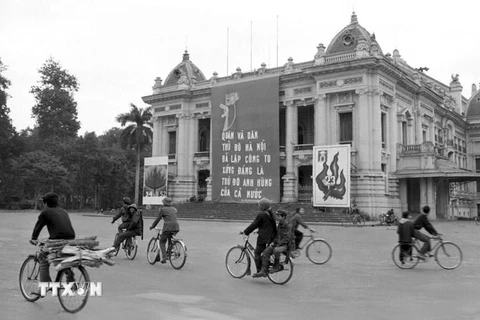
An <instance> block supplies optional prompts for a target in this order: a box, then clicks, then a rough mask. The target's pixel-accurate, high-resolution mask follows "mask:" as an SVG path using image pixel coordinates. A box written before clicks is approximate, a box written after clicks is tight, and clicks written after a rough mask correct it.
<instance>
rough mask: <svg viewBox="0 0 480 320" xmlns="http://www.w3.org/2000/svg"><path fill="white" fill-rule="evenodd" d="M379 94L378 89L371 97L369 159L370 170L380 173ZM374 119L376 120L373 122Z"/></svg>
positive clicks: (380, 128)
mask: <svg viewBox="0 0 480 320" xmlns="http://www.w3.org/2000/svg"><path fill="white" fill-rule="evenodd" d="M380 94H381V91H380V90H379V89H373V91H372V95H371V105H372V106H373V108H370V110H371V119H372V121H371V122H370V123H371V124H372V127H371V131H372V146H371V152H370V157H371V159H372V169H373V170H374V171H381V169H382V166H381V163H382V122H381V121H380V118H381V113H382V109H381V108H380V104H381V102H380ZM375 119H378V120H377V121H375Z"/></svg>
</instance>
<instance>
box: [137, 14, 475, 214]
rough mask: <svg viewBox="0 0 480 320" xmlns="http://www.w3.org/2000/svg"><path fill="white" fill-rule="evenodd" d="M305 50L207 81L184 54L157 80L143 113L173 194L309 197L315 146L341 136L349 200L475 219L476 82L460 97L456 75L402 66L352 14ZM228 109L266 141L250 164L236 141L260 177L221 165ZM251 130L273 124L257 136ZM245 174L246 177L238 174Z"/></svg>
mask: <svg viewBox="0 0 480 320" xmlns="http://www.w3.org/2000/svg"><path fill="white" fill-rule="evenodd" d="M312 56H314V59H313V60H310V61H306V62H301V63H294V62H293V59H292V58H290V59H288V62H287V63H286V64H285V65H284V66H282V67H277V68H266V65H265V64H262V65H261V67H260V68H259V69H257V70H255V71H251V72H242V70H241V69H240V68H238V69H237V72H236V73H234V74H232V75H230V76H227V77H219V76H218V74H217V73H214V74H213V76H212V77H211V78H210V79H207V78H206V77H205V76H204V74H203V73H202V72H201V71H200V69H199V68H198V67H197V66H196V65H195V64H193V63H192V62H191V61H190V57H189V54H188V53H187V51H185V53H184V55H183V60H182V62H180V64H178V65H177V66H176V67H175V68H174V69H173V70H172V72H170V74H169V75H168V76H167V78H166V80H165V82H164V83H163V84H162V80H161V79H160V78H157V79H156V81H155V85H154V87H153V94H152V95H149V96H145V97H143V101H144V102H145V103H147V104H149V105H151V107H152V113H153V123H154V140H153V152H152V156H153V157H156V156H166V155H168V157H169V184H168V194H169V196H170V197H172V198H173V199H174V201H176V202H180V201H185V200H186V199H188V198H190V197H191V196H192V195H200V196H203V197H206V198H205V201H228V199H231V201H233V202H242V201H246V202H253V201H256V200H258V199H257V197H260V196H266V195H268V196H269V198H272V199H274V200H276V201H278V202H312V190H313V188H315V182H314V179H312V175H313V171H312V159H313V154H312V150H313V146H328V145H343V144H349V145H350V146H351V161H350V163H351V168H350V200H351V202H352V203H356V204H357V205H358V207H359V208H360V210H362V211H364V212H366V213H369V214H371V215H372V216H378V215H379V214H380V213H384V212H386V211H388V210H389V209H391V208H393V209H394V210H395V212H396V213H397V214H399V213H400V212H402V211H405V210H409V211H412V212H419V211H421V208H422V207H423V206H424V205H429V206H430V207H431V208H432V213H431V214H430V215H431V217H432V218H433V219H435V218H437V219H452V218H455V217H458V216H463V217H471V216H476V215H477V203H478V199H479V198H478V197H477V186H476V182H477V179H479V178H480V174H479V173H476V172H480V90H478V91H477V89H476V87H475V86H472V97H471V98H470V99H467V98H465V97H463V96H462V89H463V87H462V85H461V84H460V82H459V77H458V75H452V80H451V83H450V84H449V85H445V84H443V83H441V82H439V81H438V80H435V79H433V78H431V77H429V76H428V75H427V74H426V73H425V72H424V71H426V70H428V69H427V68H414V67H412V66H409V65H408V64H407V63H406V61H405V60H404V59H403V58H402V57H401V55H400V53H399V51H398V50H394V51H393V53H392V54H390V53H384V52H383V51H382V49H381V47H380V44H379V43H378V42H377V41H376V39H375V35H374V34H370V33H369V32H368V31H367V30H365V29H364V28H363V27H362V26H361V25H360V24H359V23H358V21H357V16H356V15H355V13H354V14H353V15H352V17H351V22H350V24H348V25H347V26H346V27H345V28H344V29H342V30H341V31H340V32H339V33H338V34H337V35H336V36H335V37H334V38H333V40H332V41H331V42H330V44H329V45H328V46H327V47H325V46H324V45H323V44H319V45H318V47H317V52H316V53H315V52H312ZM237 88H238V90H237ZM222 90H223V91H222ZM272 90H273V91H272ZM238 92H240V93H238ZM262 92H264V94H263V93H262ZM271 92H273V96H272V94H271ZM220 98H222V99H223V100H221V101H220V100H219V99H220ZM246 99H250V100H249V102H248V103H249V106H250V107H252V106H254V108H253V109H250V111H248V113H247V114H245V112H247V110H248V109H247V108H246V107H242V106H240V103H245V101H246ZM219 101H220V102H219ZM236 101H238V103H239V104H238V106H236V105H235V102H236ZM258 101H261V102H258ZM267 105H268V106H267ZM272 105H273V109H272V108H271V106H272ZM219 107H220V108H219ZM235 108H236V109H235ZM272 110H273V111H272ZM222 112H223V113H222ZM235 112H236V113H235ZM242 112H243V114H242V115H241V113H242ZM237 115H238V116H239V117H240V116H241V117H244V118H242V119H250V120H249V121H247V122H248V123H246V122H245V120H242V121H244V122H243V124H240V125H245V129H246V131H247V130H250V129H251V128H250V129H249V128H248V125H249V124H255V126H256V127H255V129H254V130H251V137H250V138H251V140H250V142H253V143H254V146H255V147H256V148H257V147H258V148H261V145H258V146H256V145H255V143H260V140H261V139H263V138H265V141H267V142H266V143H265V146H267V147H268V148H273V149H268V150H266V151H262V152H264V153H265V152H266V153H265V154H267V153H268V155H269V156H272V157H273V159H272V160H271V161H272V162H268V164H267V163H265V164H264V165H258V164H257V165H251V166H250V167H249V165H248V164H249V163H250V164H251V163H252V161H250V162H248V161H247V159H245V157H246V156H252V155H253V158H252V159H253V162H255V161H257V162H261V161H263V160H258V157H256V155H258V154H259V153H258V152H260V151H258V150H257V149H255V150H257V151H258V152H257V153H255V152H253V153H251V154H250V153H248V152H247V151H249V150H248V146H247V145H246V144H240V143H239V144H238V145H239V147H242V146H243V148H244V149H245V146H246V147H247V150H242V152H247V153H243V158H241V161H244V162H242V164H243V169H245V167H246V168H247V169H248V168H250V169H252V170H253V171H255V170H264V169H265V170H267V171H268V174H265V173H263V172H261V173H259V174H260V175H263V176H259V175H257V176H255V173H251V172H240V169H238V168H239V166H238V165H237V166H235V167H234V166H232V168H231V169H232V171H231V172H230V171H228V170H230V168H228V165H225V164H224V163H223V162H227V163H231V162H235V161H236V160H235V159H234V158H236V156H235V157H232V153H228V152H227V151H230V150H231V151H232V152H233V147H235V144H236V142H235V141H234V140H228V139H233V138H234V137H233V136H232V137H228V135H224V133H228V132H229V128H230V126H232V125H233V124H234V123H235V121H237V122H239V120H238V119H236V118H235V116H237ZM245 116H246V117H247V118H245ZM232 117H233V118H232ZM259 123H260V124H261V125H260V126H258V124H259ZM257 127H258V128H267V129H268V128H271V130H270V131H268V130H264V129H262V130H264V131H259V132H260V133H258V132H257ZM238 130H239V129H237V132H238ZM269 132H273V136H270V133H269ZM257 133H258V134H260V135H262V136H261V137H256V136H255V135H256V134H257ZM245 134H246V133H245ZM262 137H263V138H262ZM222 140H223V141H222ZM230 142H233V144H232V145H227V144H228V143H230ZM237 142H238V141H237ZM222 143H224V144H225V145H224V146H223V151H222V150H221V148H222ZM242 143H243V142H242ZM230 147H231V148H232V149H228V148H230ZM216 150H217V151H216ZM218 150H219V151H218ZM225 150H227V151H225ZM222 152H223V153H222ZM252 159H250V160H252ZM262 159H263V158H262ZM265 159H266V158H265ZM265 161H266V160H265ZM240 167H242V166H240ZM227 169H228V170H227ZM221 171H223V175H222V176H221V177H220V175H221V173H222V172H221ZM225 171H227V172H225ZM230 173H231V175H230ZM227 174H228V175H227ZM249 174H250V177H253V176H255V179H245V177H246V176H245V175H247V177H248V175H249ZM235 177H237V178H238V180H237V181H235ZM230 178H231V179H232V180H230ZM259 178H261V179H259ZM263 178H265V179H263ZM262 179H263V180H262ZM220 181H221V182H220ZM478 181H480V179H479V180H478ZM236 183H237V185H236V186H237V187H238V189H237V191H239V194H241V196H240V195H233V190H232V194H230V192H228V195H227V192H226V191H229V190H227V189H228V188H227V187H226V186H232V185H235V184H236ZM219 184H222V185H223V186H225V188H223V187H221V186H219ZM265 186H266V187H267V189H268V188H271V189H268V190H267V189H262V188H264V187H265ZM224 190H225V192H224ZM247 190H249V191H248V195H247V194H246V192H247ZM255 190H257V193H255V192H256V191H255ZM261 190H263V191H264V193H261V192H258V191H261ZM228 197H230V198H228Z"/></svg>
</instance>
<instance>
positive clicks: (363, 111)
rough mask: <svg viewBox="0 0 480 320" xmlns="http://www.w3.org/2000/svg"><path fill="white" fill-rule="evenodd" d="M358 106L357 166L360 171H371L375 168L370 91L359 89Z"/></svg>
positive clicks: (356, 125) (356, 118) (357, 91)
mask: <svg viewBox="0 0 480 320" xmlns="http://www.w3.org/2000/svg"><path fill="white" fill-rule="evenodd" d="M355 93H356V94H357V95H358V106H355V120H354V121H355V136H354V139H355V149H356V150H358V153H357V160H358V161H357V167H358V169H359V170H360V171H369V170H371V169H372V168H373V166H372V159H371V158H370V151H371V141H372V131H371V130H370V128H371V126H370V118H369V115H370V112H369V105H368V100H369V99H368V94H370V92H369V91H367V90H366V89H358V90H356V91H355Z"/></svg>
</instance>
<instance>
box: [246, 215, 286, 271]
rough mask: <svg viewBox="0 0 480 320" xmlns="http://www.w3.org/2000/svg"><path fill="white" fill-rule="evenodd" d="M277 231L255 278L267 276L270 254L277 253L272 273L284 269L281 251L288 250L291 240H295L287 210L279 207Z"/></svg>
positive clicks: (264, 252)
mask: <svg viewBox="0 0 480 320" xmlns="http://www.w3.org/2000/svg"><path fill="white" fill-rule="evenodd" d="M277 219H278V226H277V233H276V237H275V239H274V240H273V241H272V242H271V243H270V244H269V245H268V246H267V248H266V249H265V250H264V251H263V254H262V269H261V270H260V271H259V272H257V273H255V274H254V275H253V277H254V278H258V277H266V276H267V269H268V266H269V262H270V256H271V255H272V254H273V255H275V262H274V264H273V267H272V271H271V272H272V273H273V272H278V271H281V270H282V266H281V265H280V263H279V262H280V253H282V252H285V251H287V249H288V245H289V244H290V241H292V240H293V236H292V234H293V232H292V225H291V224H290V223H289V222H288V220H287V211H285V210H282V209H279V210H278V211H277Z"/></svg>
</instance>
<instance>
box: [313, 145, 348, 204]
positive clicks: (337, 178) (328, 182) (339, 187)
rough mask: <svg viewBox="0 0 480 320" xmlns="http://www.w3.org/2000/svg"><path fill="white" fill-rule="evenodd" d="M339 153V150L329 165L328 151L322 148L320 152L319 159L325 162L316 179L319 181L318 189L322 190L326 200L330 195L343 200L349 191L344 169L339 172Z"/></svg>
mask: <svg viewBox="0 0 480 320" xmlns="http://www.w3.org/2000/svg"><path fill="white" fill-rule="evenodd" d="M338 155H339V152H337V153H336V154H335V156H334V157H333V160H332V162H331V163H330V166H329V165H328V164H327V159H328V151H327V150H321V151H319V152H318V158H319V159H318V161H319V162H323V170H322V171H321V172H320V173H319V174H318V175H317V178H316V179H315V180H316V182H317V186H318V189H320V191H322V192H323V194H324V196H323V200H324V201H326V200H327V199H328V198H329V197H332V198H335V199H340V200H341V199H343V196H344V195H345V193H346V191H347V188H346V185H345V182H346V179H345V175H344V174H343V169H342V170H341V171H340V173H339V166H338ZM329 173H330V174H329Z"/></svg>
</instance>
